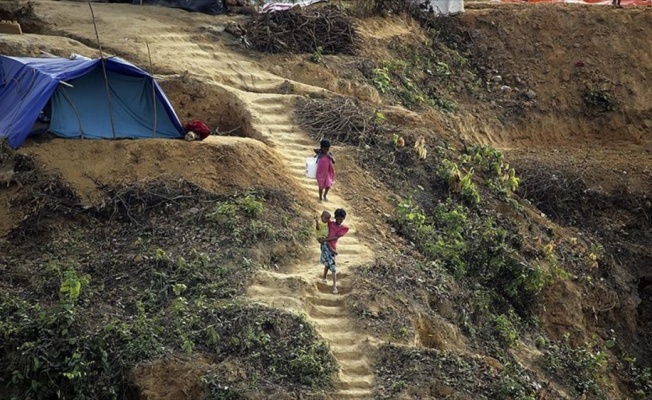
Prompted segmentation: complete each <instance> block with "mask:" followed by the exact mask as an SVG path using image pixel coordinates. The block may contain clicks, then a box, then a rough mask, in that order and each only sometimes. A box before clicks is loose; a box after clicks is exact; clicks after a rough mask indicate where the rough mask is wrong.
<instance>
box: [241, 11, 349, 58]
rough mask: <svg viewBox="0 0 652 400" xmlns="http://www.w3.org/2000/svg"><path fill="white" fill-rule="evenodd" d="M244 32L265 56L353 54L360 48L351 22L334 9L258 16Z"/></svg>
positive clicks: (256, 48) (344, 14)
mask: <svg viewBox="0 0 652 400" xmlns="http://www.w3.org/2000/svg"><path fill="white" fill-rule="evenodd" d="M246 31H247V40H248V41H249V43H250V44H251V46H252V47H253V48H254V49H255V50H258V51H261V52H264V53H294V54H297V53H319V54H355V52H356V50H357V48H358V45H359V37H358V33H357V31H356V29H355V25H354V22H353V18H351V17H350V16H349V15H347V14H346V13H345V12H343V11H341V10H339V9H337V8H335V7H328V8H315V9H309V10H301V9H299V8H294V9H291V10H288V11H282V12H272V13H265V14H259V15H257V16H256V17H254V19H253V20H252V21H251V23H250V24H249V26H248V27H247V29H246Z"/></svg>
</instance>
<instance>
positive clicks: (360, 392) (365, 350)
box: [244, 94, 374, 398]
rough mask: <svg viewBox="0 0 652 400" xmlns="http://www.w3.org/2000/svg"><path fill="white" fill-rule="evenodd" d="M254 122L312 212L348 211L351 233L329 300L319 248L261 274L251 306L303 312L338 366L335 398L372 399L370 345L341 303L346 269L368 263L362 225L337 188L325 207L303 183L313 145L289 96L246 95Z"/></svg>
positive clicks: (348, 276) (346, 286) (310, 185)
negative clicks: (308, 197)
mask: <svg viewBox="0 0 652 400" xmlns="http://www.w3.org/2000/svg"><path fill="white" fill-rule="evenodd" d="M244 97H245V99H246V100H247V102H248V103H249V104H250V108H249V109H250V111H251V112H252V114H253V115H254V116H255V121H254V127H256V128H258V129H259V130H260V131H261V132H262V134H263V135H264V136H265V137H266V138H268V139H269V140H270V142H271V143H272V144H273V145H274V146H275V149H276V151H277V152H278V153H279V154H280V155H281V156H282V158H283V159H284V160H285V163H286V168H287V171H288V174H289V175H291V176H293V177H294V178H296V179H297V180H299V181H300V183H301V186H303V187H304V188H305V189H306V190H307V191H309V192H310V193H311V194H312V195H313V196H314V198H315V203H314V208H313V210H311V211H314V212H315V215H316V214H317V212H318V211H320V210H322V209H329V210H331V211H332V210H334V209H335V208H339V207H342V208H345V209H348V212H349V217H347V220H346V224H347V225H348V226H349V227H350V228H351V230H350V232H349V234H348V235H347V236H345V237H344V238H342V239H341V240H340V243H339V244H338V250H339V253H340V256H339V257H338V276H339V280H338V290H339V294H337V295H334V294H332V293H331V292H332V286H331V281H330V274H329V283H328V284H323V283H321V282H320V278H321V274H322V271H323V267H321V265H320V264H319V261H318V260H319V251H318V244H317V243H315V245H314V246H312V247H311V248H310V251H309V255H310V260H311V261H309V262H308V263H305V264H299V265H295V266H294V267H293V268H292V270H291V273H289V274H278V273H261V274H260V275H259V276H258V277H257V279H256V282H255V283H254V284H253V285H251V286H250V287H249V289H248V291H247V294H248V295H249V296H250V297H251V298H252V299H254V300H255V301H258V302H261V303H264V304H266V305H269V306H272V307H278V308H283V309H287V310H291V311H298V312H305V314H306V316H307V319H308V320H310V321H311V322H313V323H314V324H315V325H316V326H317V329H318V331H319V333H320V334H321V335H322V337H323V338H324V339H325V340H326V341H327V342H328V343H329V344H330V346H331V349H332V351H333V354H334V355H335V357H336V359H337V361H338V363H339V365H340V368H341V370H340V373H339V374H338V378H337V382H336V383H337V388H338V390H339V392H338V398H371V397H372V395H371V392H372V388H373V379H374V377H373V371H372V367H371V363H370V360H369V359H368V357H367V355H368V354H369V350H370V349H369V345H370V344H371V343H370V339H368V338H367V337H366V336H365V335H362V334H360V333H359V332H357V331H356V330H355V329H354V328H353V327H352V321H351V319H350V316H349V313H348V310H347V307H346V304H345V297H346V296H347V294H348V293H350V292H351V291H352V290H354V288H353V287H352V286H351V281H352V279H351V273H350V272H349V267H350V266H354V265H359V264H363V263H366V262H369V261H371V260H372V253H371V251H370V250H369V249H368V248H367V247H366V246H365V245H364V244H362V243H361V242H360V241H359V238H358V235H357V233H356V227H357V226H359V224H360V221H358V220H357V219H356V218H355V210H352V209H351V208H350V207H348V206H347V204H346V202H345V201H344V200H343V199H342V198H341V197H340V196H338V194H337V191H338V190H345V189H344V188H336V189H334V191H333V192H332V194H329V201H328V202H327V203H319V202H318V201H317V195H316V185H315V182H314V180H312V179H308V178H305V176H304V169H305V165H304V162H305V158H306V156H310V155H311V154H312V149H313V148H314V144H313V143H312V141H311V140H310V139H309V138H308V136H307V135H306V134H305V133H304V132H302V131H301V130H300V129H299V128H298V127H297V126H296V125H295V123H294V121H293V118H292V113H291V110H292V104H291V102H292V101H293V100H294V99H293V96H284V95H272V94H268V95H263V94H256V95H253V94H247V95H246V96H244Z"/></svg>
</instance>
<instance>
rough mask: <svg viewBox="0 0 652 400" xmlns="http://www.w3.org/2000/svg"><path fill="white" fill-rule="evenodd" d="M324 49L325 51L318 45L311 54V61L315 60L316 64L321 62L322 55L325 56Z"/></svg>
mask: <svg viewBox="0 0 652 400" xmlns="http://www.w3.org/2000/svg"><path fill="white" fill-rule="evenodd" d="M323 51H324V48H323V47H321V46H317V48H316V49H315V51H314V52H313V53H312V54H311V55H310V61H311V62H314V63H315V64H319V62H321V59H322V57H323V56H324V54H323Z"/></svg>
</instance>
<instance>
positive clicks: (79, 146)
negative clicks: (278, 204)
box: [20, 136, 293, 203]
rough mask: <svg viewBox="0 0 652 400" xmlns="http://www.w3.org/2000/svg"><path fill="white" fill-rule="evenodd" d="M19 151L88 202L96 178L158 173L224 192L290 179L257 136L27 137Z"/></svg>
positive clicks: (286, 183) (94, 196) (95, 196)
mask: <svg viewBox="0 0 652 400" xmlns="http://www.w3.org/2000/svg"><path fill="white" fill-rule="evenodd" d="M20 152H21V153H22V154H27V155H31V156H33V157H34V158H35V159H36V162H37V166H43V168H44V169H45V170H46V171H48V172H57V173H60V174H61V176H62V177H63V179H64V181H66V182H68V183H69V184H70V185H71V186H72V187H73V188H74V189H75V190H76V191H77V192H78V194H79V196H80V198H81V199H82V200H83V201H85V202H89V203H93V202H97V201H98V200H100V199H101V198H102V196H103V194H102V193H101V191H99V190H98V188H97V182H98V181H99V182H103V183H118V182H133V181H137V180H141V179H144V178H154V177H157V176H164V175H170V176H176V177H183V178H185V179H187V180H189V181H191V182H193V183H195V184H197V185H199V186H200V187H202V188H204V189H205V190H208V191H212V192H217V193H223V192H228V191H231V190H234V189H238V188H239V189H244V188H249V187H263V186H264V187H269V188H276V189H287V188H291V187H293V182H292V181H291V180H290V179H289V178H287V177H286V176H284V174H283V173H282V171H283V165H282V163H281V162H280V161H279V159H278V158H277V157H276V156H275V155H274V154H273V153H272V152H271V151H270V150H269V149H268V148H267V147H266V146H265V145H264V144H263V143H261V142H258V141H255V140H252V139H242V138H231V137H216V136H211V137H209V138H208V139H206V140H205V141H204V142H184V141H181V140H177V141H173V140H158V139H146V140H135V141H130V140H124V141H105V140H66V139H53V140H50V141H47V142H43V143H37V142H28V144H26V145H25V146H24V147H23V148H21V149H20Z"/></svg>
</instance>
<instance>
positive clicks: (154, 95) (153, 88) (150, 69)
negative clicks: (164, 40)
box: [141, 0, 158, 137]
mask: <svg viewBox="0 0 652 400" xmlns="http://www.w3.org/2000/svg"><path fill="white" fill-rule="evenodd" d="M141 5H142V0H141ZM145 45H146V46H147V57H149V73H150V75H151V78H152V79H151V81H150V83H151V84H152V100H153V101H154V103H153V105H154V130H153V131H152V137H156V129H157V128H158V127H157V126H156V124H157V122H158V121H157V117H158V114H157V112H156V85H154V64H153V63H152V53H151V52H150V51H149V42H147V39H145Z"/></svg>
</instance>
